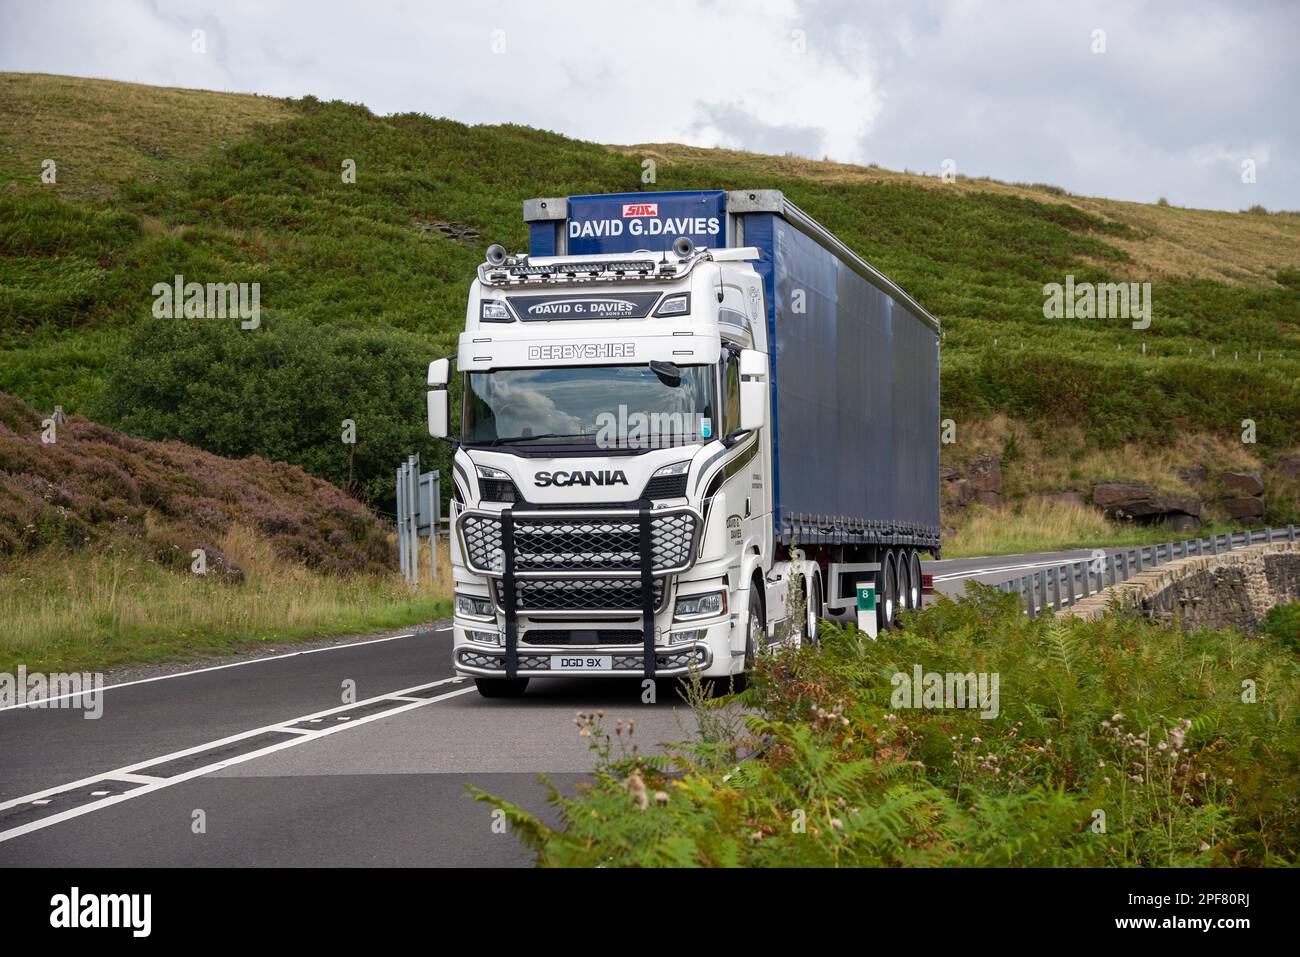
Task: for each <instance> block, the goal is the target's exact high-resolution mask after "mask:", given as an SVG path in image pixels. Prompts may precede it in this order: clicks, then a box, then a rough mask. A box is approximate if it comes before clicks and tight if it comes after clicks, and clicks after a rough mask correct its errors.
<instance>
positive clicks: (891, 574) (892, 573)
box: [876, 549, 898, 632]
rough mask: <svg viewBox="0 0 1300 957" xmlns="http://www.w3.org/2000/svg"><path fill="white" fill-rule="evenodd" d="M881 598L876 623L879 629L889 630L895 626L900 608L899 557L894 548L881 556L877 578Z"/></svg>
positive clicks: (877, 606) (877, 607)
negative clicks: (895, 619) (896, 613)
mask: <svg viewBox="0 0 1300 957" xmlns="http://www.w3.org/2000/svg"><path fill="white" fill-rule="evenodd" d="M877 581H878V584H879V586H880V587H879V588H877V589H876V590H877V592H878V593H879V599H878V600H877V602H876V625H877V630H879V631H882V632H883V631H888V630H889V629H890V628H893V627H894V614H895V612H896V611H897V609H898V557H897V556H896V555H895V554H894V552H893V550H892V549H891V550H889V551H887V552H885V553H884V554H883V555H882V556H881V557H880V573H879V575H878V578H877Z"/></svg>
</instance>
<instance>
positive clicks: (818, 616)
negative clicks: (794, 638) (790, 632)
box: [799, 575, 822, 645]
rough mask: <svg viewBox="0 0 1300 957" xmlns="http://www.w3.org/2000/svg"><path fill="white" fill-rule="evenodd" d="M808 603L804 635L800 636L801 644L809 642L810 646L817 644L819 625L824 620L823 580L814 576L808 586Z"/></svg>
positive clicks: (806, 597) (806, 598)
mask: <svg viewBox="0 0 1300 957" xmlns="http://www.w3.org/2000/svg"><path fill="white" fill-rule="evenodd" d="M805 600H806V601H807V603H808V608H807V612H806V614H805V615H804V617H805V618H806V619H807V620H806V622H805V623H804V630H803V634H801V635H800V636H799V643H800V644H801V645H802V644H803V643H804V642H807V643H808V644H810V645H815V644H817V632H818V625H819V624H820V622H821V620H822V580H821V578H819V577H818V576H816V575H814V576H813V578H812V584H810V585H809V586H808V593H807V595H806V596H805Z"/></svg>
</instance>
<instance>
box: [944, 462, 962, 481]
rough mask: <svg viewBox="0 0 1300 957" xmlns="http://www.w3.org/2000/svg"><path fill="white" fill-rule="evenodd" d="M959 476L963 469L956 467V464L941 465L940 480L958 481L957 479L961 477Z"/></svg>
mask: <svg viewBox="0 0 1300 957" xmlns="http://www.w3.org/2000/svg"><path fill="white" fill-rule="evenodd" d="M959 478H961V469H958V468H956V467H955V466H952V465H940V466H939V481H940V482H955V481H957V479H959Z"/></svg>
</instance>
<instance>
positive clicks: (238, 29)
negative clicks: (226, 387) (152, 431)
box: [0, 0, 1300, 210]
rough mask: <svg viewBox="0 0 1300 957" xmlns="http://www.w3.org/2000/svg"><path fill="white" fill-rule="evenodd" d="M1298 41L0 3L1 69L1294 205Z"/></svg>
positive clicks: (241, 1)
mask: <svg viewBox="0 0 1300 957" xmlns="http://www.w3.org/2000/svg"><path fill="white" fill-rule="evenodd" d="M195 30H203V31H205V36H204V39H205V45H206V49H205V51H204V52H195V51H194V49H193V46H194V40H193V33H194V31H195ZM1098 31H1102V32H1100V33H1099V32H1098ZM1298 47H1300V3H1296V2H1288V0H1277V2H1245V0H1239V2H1235V3H1233V2H1210V0H1200V2H1197V0H1188V2H1177V0H1167V2H1146V3H1144V2H1140V0H1126V2H1113V3H1112V2H1094V0H1088V2H1079V3H1064V2H1062V3H1054V2H1047V0H895V2H892V3H886V2H864V0H749V2H731V3H727V2H710V0H694V2H689V0H688V2H676V0H643V2H637V3H626V4H622V3H615V2H606V3H591V4H587V3H582V2H565V3H548V2H538V0H534V2H532V3H511V2H466V0H460V2H457V3H440V2H437V3H435V2H429V3H419V2H387V0H368V2H364V3H351V2H344V0H317V2H310V3H301V4H297V3H275V2H273V0H177V2H165V0H152V2H151V0H103V2H97V3H93V4H92V3H83V2H74V0H41V2H27V0H21V2H20V0H0V69H2V70H17V71H39V72H46V73H67V74H75V75H79V76H97V77H108V78H112V79H119V80H132V81H136V82H141V83H153V84H161V85H167V86H186V87H199V88H204V89H216V90H234V91H240V92H258V93H266V94H274V95H281V96H302V95H305V94H308V93H311V94H315V95H316V96H318V97H320V98H322V99H343V100H349V101H353V102H360V103H364V104H366V105H367V106H368V107H370V108H371V109H372V110H374V111H375V112H377V113H393V112H406V111H418V112H422V113H428V114H431V115H433V116H446V117H450V118H452V119H455V120H461V121H463V122H467V123H502V122H514V123H524V124H527V125H530V126H537V127H543V128H546V129H551V130H555V131H557V132H560V133H564V134H566V135H569V136H575V137H579V138H581V139H587V140H594V141H597V142H602V143H645V142H664V141H675V142H684V143H692V144H696V145H700V146H726V147H733V148H736V149H746V150H754V151H758V152H764V153H785V152H787V151H789V152H794V153H797V154H799V155H802V156H807V157H812V158H822V157H827V156H828V157H830V158H832V159H836V160H841V161H846V162H853V163H871V162H875V163H879V164H880V165H882V166H885V167H888V168H891V169H903V168H907V169H911V170H913V171H921V172H927V173H935V174H938V173H939V172H941V170H942V168H943V165H942V164H943V163H944V161H945V160H952V161H953V163H954V164H955V168H956V171H957V172H958V173H960V174H963V175H969V176H982V175H988V176H992V177H994V178H996V179H1001V180H1008V181H1013V182H1044V183H1053V184H1056V185H1058V186H1064V187H1065V188H1067V189H1069V190H1071V191H1073V192H1078V193H1086V194H1094V195H1102V196H1111V197H1116V198H1120V199H1134V200H1140V201H1145V202H1151V201H1154V200H1155V199H1157V198H1158V197H1160V196H1164V197H1167V198H1168V199H1169V201H1170V202H1172V203H1175V204H1177V205H1184V206H1202V207H1212V208H1218V209H1233V210H1236V209H1243V208H1246V207H1248V206H1252V205H1255V204H1262V205H1264V206H1266V207H1268V208H1269V209H1292V210H1300V158H1298V154H1300V132H1298V131H1297V126H1298V124H1297V121H1296V117H1297V116H1300V108H1297V106H1296V99H1297V94H1298V93H1300V54H1298V53H1297V48H1298ZM1102 50H1104V52H1099V51H1102ZM2 119H3V118H2V117H0V121H2ZM2 135H3V131H2V130H0V136H2ZM1245 161H1251V162H1252V163H1253V164H1254V174H1255V176H1254V178H1255V182H1254V183H1247V182H1243V166H1242V164H1243V162H1245Z"/></svg>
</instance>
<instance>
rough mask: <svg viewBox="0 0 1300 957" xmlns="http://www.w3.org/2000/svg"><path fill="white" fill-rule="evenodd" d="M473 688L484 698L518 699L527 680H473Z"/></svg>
mask: <svg viewBox="0 0 1300 957" xmlns="http://www.w3.org/2000/svg"><path fill="white" fill-rule="evenodd" d="M474 686H475V687H476V688H478V693H479V694H480V695H482V696H483V697H484V698H518V697H519V696H520V695H521V694H523V693H524V689H525V688H527V687H528V679H527V678H475V679H474Z"/></svg>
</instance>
